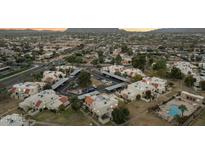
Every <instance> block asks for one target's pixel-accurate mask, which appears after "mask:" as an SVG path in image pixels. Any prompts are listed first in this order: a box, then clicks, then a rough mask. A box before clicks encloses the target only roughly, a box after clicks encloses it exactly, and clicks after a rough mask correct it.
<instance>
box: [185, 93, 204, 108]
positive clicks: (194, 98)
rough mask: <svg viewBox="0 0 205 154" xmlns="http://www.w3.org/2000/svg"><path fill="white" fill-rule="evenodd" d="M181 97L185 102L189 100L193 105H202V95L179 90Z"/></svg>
mask: <svg viewBox="0 0 205 154" xmlns="http://www.w3.org/2000/svg"><path fill="white" fill-rule="evenodd" d="M181 99H182V100H184V101H186V102H189V103H190V104H192V105H195V104H197V105H198V104H199V105H202V103H203V102H204V97H203V96H200V95H195V94H192V93H189V92H186V91H182V92H181Z"/></svg>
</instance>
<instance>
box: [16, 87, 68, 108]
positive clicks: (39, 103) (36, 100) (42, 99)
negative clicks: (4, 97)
mask: <svg viewBox="0 0 205 154" xmlns="http://www.w3.org/2000/svg"><path fill="white" fill-rule="evenodd" d="M69 103H70V102H69V100H68V97H67V96H61V95H57V94H56V93H55V91H53V90H44V91H41V92H40V93H37V94H35V95H32V96H30V97H28V98H27V99H25V100H24V101H23V102H21V103H20V104H19V107H20V108H22V109H23V110H24V111H29V110H30V109H33V110H40V109H41V110H42V109H45V108H47V109H48V110H59V107H60V106H67V105H68V104H69Z"/></svg>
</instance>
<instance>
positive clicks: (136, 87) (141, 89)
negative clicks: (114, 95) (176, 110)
mask: <svg viewBox="0 0 205 154" xmlns="http://www.w3.org/2000/svg"><path fill="white" fill-rule="evenodd" d="M147 91H150V92H151V94H152V95H153V94H154V92H155V87H154V86H153V85H151V84H148V83H146V82H143V81H137V82H134V83H131V84H129V85H128V86H127V89H124V90H122V91H121V92H120V95H121V96H122V97H123V98H124V99H126V100H129V101H135V100H136V99H137V97H140V98H141V99H143V100H145V101H147V102H148V101H149V100H146V99H144V98H145V96H146V92H147Z"/></svg>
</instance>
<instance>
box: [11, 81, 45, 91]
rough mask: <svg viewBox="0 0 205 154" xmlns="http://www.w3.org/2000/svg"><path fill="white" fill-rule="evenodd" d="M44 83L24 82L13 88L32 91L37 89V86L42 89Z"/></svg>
mask: <svg viewBox="0 0 205 154" xmlns="http://www.w3.org/2000/svg"><path fill="white" fill-rule="evenodd" d="M44 85H45V83H44V82H24V83H18V84H15V85H13V87H15V88H20V89H33V88H37V87H38V86H40V87H42V86H44Z"/></svg>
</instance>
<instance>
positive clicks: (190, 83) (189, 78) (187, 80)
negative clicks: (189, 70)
mask: <svg viewBox="0 0 205 154" xmlns="http://www.w3.org/2000/svg"><path fill="white" fill-rule="evenodd" d="M194 82H196V79H195V78H194V77H193V76H192V75H189V76H187V77H186V78H185V80H184V83H185V85H186V86H187V87H192V86H193V85H194Z"/></svg>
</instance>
